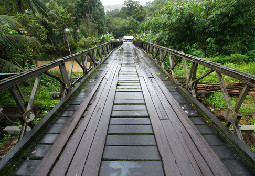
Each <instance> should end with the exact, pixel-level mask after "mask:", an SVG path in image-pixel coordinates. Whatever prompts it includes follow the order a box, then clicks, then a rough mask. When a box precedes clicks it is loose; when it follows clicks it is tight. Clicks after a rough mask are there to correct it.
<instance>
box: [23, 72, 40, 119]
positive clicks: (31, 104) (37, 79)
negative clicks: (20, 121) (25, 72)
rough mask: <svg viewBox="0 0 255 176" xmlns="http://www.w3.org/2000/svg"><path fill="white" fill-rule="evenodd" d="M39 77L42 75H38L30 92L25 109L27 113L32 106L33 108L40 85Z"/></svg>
mask: <svg viewBox="0 0 255 176" xmlns="http://www.w3.org/2000/svg"><path fill="white" fill-rule="evenodd" d="M41 76H42V74H39V75H38V76H36V78H35V83H34V87H33V90H32V92H31V95H30V99H29V102H28V104H27V108H26V110H27V111H30V110H31V109H32V106H33V104H34V101H35V97H36V93H37V90H38V89H39V84H40V80H41ZM27 120H28V121H27V122H30V121H31V120H33V119H27Z"/></svg>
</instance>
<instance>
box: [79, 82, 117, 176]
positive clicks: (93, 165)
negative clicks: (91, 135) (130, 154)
mask: <svg viewBox="0 0 255 176" xmlns="http://www.w3.org/2000/svg"><path fill="white" fill-rule="evenodd" d="M117 81H118V79H117V77H115V80H114V81H113V83H112V86H111V88H110V93H109V95H108V97H107V102H106V104H105V109H104V111H103V113H102V114H101V119H102V120H101V121H100V124H99V126H98V130H97V132H96V134H95V139H94V141H93V144H92V146H91V150H90V153H89V156H88V159H87V162H86V165H85V167H84V169H83V173H82V175H98V173H99V169H100V164H101V158H102V154H103V150H104V143H105V139H106V136H107V130H108V125H109V122H110V116H111V111H112V108H111V107H113V101H114V94H115V90H116V86H117Z"/></svg>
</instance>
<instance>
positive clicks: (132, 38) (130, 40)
mask: <svg viewBox="0 0 255 176" xmlns="http://www.w3.org/2000/svg"><path fill="white" fill-rule="evenodd" d="M134 38H135V37H134V36H124V37H123V42H132V41H133V40H134Z"/></svg>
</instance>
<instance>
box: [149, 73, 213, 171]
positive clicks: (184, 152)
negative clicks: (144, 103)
mask: <svg viewBox="0 0 255 176" xmlns="http://www.w3.org/2000/svg"><path fill="white" fill-rule="evenodd" d="M150 80H153V79H150ZM145 82H146V84H147V88H148V90H149V92H150V96H151V99H152V101H153V102H154V108H155V109H156V111H158V118H159V119H160V116H161V115H162V114H160V110H158V108H157V104H159V102H164V100H163V101H162V98H161V99H160V98H159V97H160V96H161V95H159V92H158V90H156V89H155V87H154V86H153V85H154V83H152V82H151V81H149V80H148V79H147V81H146V78H145ZM153 87H154V88H153ZM146 98H148V97H145V100H146ZM161 106H163V105H161ZM164 106H165V107H163V108H164V109H165V110H166V111H167V113H168V116H169V119H170V120H169V119H168V120H163V121H161V129H163V131H164V133H165V134H166V135H165V138H166V139H165V140H167V141H168V145H169V147H170V148H171V150H172V151H173V155H174V158H175V160H176V161H175V162H176V164H177V166H178V168H179V169H180V173H181V174H182V175H201V171H200V169H199V168H198V166H197V163H196V161H195V160H194V158H193V156H192V155H191V153H190V150H189V148H187V146H186V145H185V143H184V142H183V137H185V136H184V135H183V134H182V132H183V130H185V129H183V127H182V126H181V124H180V123H176V119H177V118H178V117H176V114H175V112H174V111H173V110H172V107H171V106H170V105H169V104H168V106H167V104H165V103H164ZM149 109H153V108H148V111H149V113H150V111H152V110H149ZM170 110H171V111H170ZM174 121H175V123H173V122H174ZM152 125H154V124H153V123H152ZM155 135H156V134H155ZM201 158H202V157H201ZM200 161H201V160H200ZM206 174H207V175H212V174H211V172H210V169H209V168H207V170H206Z"/></svg>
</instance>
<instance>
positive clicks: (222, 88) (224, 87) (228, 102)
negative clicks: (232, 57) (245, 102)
mask: <svg viewBox="0 0 255 176" xmlns="http://www.w3.org/2000/svg"><path fill="white" fill-rule="evenodd" d="M216 74H217V77H218V80H219V83H220V88H221V92H222V94H223V96H224V100H225V102H226V104H227V107H228V109H230V110H232V109H233V107H232V104H231V101H230V97H229V94H228V91H227V87H226V84H225V81H224V79H223V77H222V75H221V73H219V72H216Z"/></svg>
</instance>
